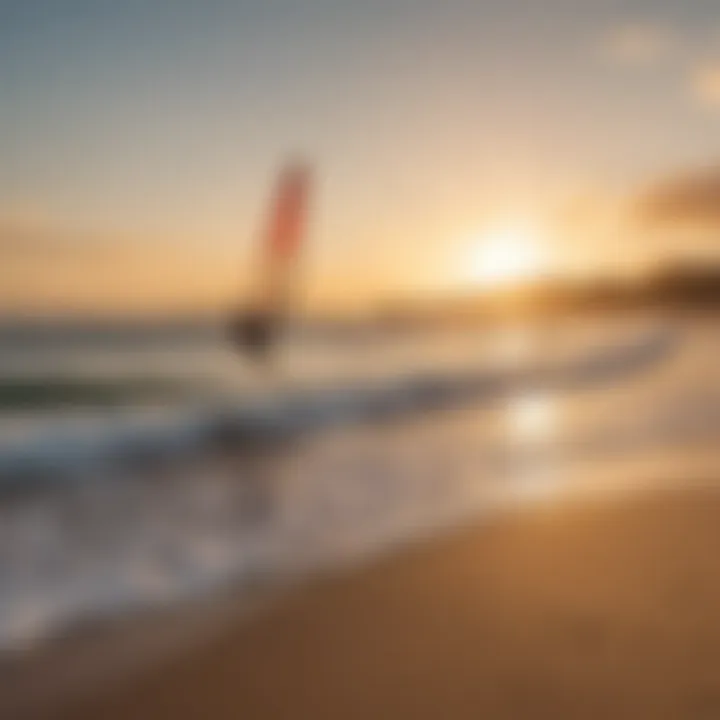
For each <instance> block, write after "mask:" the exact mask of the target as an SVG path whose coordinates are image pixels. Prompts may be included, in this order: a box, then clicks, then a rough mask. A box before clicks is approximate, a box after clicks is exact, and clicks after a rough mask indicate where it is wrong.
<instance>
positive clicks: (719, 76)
mask: <svg viewBox="0 0 720 720" xmlns="http://www.w3.org/2000/svg"><path fill="white" fill-rule="evenodd" d="M690 89H691V90H692V93H693V96H694V97H695V98H696V99H697V100H698V101H699V102H700V103H701V104H702V105H704V106H706V107H712V108H720V60H718V61H714V62H708V63H704V64H703V65H701V66H699V67H697V68H696V69H695V71H694V72H693V73H692V74H691V77H690Z"/></svg>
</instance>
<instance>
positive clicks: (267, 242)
mask: <svg viewBox="0 0 720 720" xmlns="http://www.w3.org/2000/svg"><path fill="white" fill-rule="evenodd" d="M309 188H310V170H309V168H308V167H307V165H305V164H301V163H293V164H291V165H289V166H288V167H286V168H285V170H284V171H283V172H282V174H281V176H280V180H279V183H278V189H277V191H276V193H275V196H274V198H273V201H272V204H271V208H270V216H269V220H268V223H267V226H266V230H265V235H264V237H263V242H262V245H261V247H260V257H259V267H258V274H257V285H256V286H255V287H254V288H253V293H252V295H251V301H250V304H249V306H248V307H246V308H245V309H244V310H241V311H240V312H238V313H236V315H235V317H234V318H233V323H232V335H233V339H234V341H235V343H236V344H237V345H238V346H239V347H240V349H242V350H244V351H245V352H247V353H248V354H251V355H255V356H264V355H267V354H268V353H269V352H270V351H271V350H272V348H273V347H274V346H275V344H276V342H277V339H278V336H279V333H280V331H281V329H282V326H283V325H284V323H285V321H286V320H287V318H288V316H289V315H290V313H291V311H292V306H293V298H294V291H295V286H296V281H297V274H298V263H299V259H300V253H301V250H302V244H303V240H304V236H305V231H306V225H307V205H308V197H309Z"/></svg>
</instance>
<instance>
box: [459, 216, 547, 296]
mask: <svg viewBox="0 0 720 720" xmlns="http://www.w3.org/2000/svg"><path fill="white" fill-rule="evenodd" d="M547 262H548V257H547V248H546V247H545V243H544V239H543V237H542V235H541V233H540V232H539V231H538V230H537V229H536V228H534V227H532V226H530V225H527V224H521V223H513V224H505V225H498V226H495V227H492V228H490V229H489V230H488V231H486V232H485V233H483V234H482V235H481V236H480V237H479V238H478V239H477V240H476V241H475V244H474V247H473V248H472V249H471V251H470V257H469V258H468V272H469V276H470V279H471V280H472V281H473V282H474V283H478V284H481V285H484V286H487V287H499V286H504V285H515V284H518V283H522V282H525V281H527V280H532V279H535V278H538V277H540V276H541V275H542V274H543V273H544V272H545V270H546V267H547Z"/></svg>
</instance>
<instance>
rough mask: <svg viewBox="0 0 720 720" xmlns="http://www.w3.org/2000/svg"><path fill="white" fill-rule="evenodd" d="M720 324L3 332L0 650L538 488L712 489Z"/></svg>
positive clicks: (271, 576)
mask: <svg viewBox="0 0 720 720" xmlns="http://www.w3.org/2000/svg"><path fill="white" fill-rule="evenodd" d="M719 351H720V329H718V326H717V323H716V322H715V321H714V320H713V318H702V317H688V316H684V317H677V316H675V317H667V316H661V315H654V314H651V313H645V314H642V315H633V316H625V317H612V318H588V317H577V318H562V319H558V318H555V319H552V320H542V321H540V320H537V321H533V322H531V321H525V322H513V323H512V324H494V325H486V326H482V325H477V326H476V327H474V328H472V329H469V328H465V329H459V328H446V329H438V328H435V329H426V330H420V329H415V330H413V331H407V332H403V333H399V332H391V331H389V330H387V329H385V330H379V329H373V328H364V329H358V328H354V329H353V328H345V329H342V330H338V329H335V330H333V331H332V332H331V331H324V332H318V331H317V330H315V331H310V330H308V329H302V328H299V329H295V330H294V331H293V332H292V333H291V335H289V337H288V338H287V340H286V342H285V345H284V347H283V348H282V353H281V354H280V356H279V358H278V360H277V362H276V363H275V364H274V365H273V367H271V368H269V369H263V368H258V367H254V366H252V365H251V364H250V363H248V362H247V361H245V360H244V359H243V358H241V357H239V356H238V355H237V354H235V353H234V352H233V350H232V348H231V347H230V346H229V345H228V344H227V342H226V340H225V337H224V334H223V332H222V328H220V327H217V326H213V325H212V324H210V323H208V324H207V325H194V326H192V327H181V328H178V327H175V326H173V327H171V326H163V325H156V326H142V327H139V326H137V327H136V326H132V325H125V326H123V327H115V328H112V327H94V328H92V327H84V328H77V327H76V328H67V327H65V328H62V327H61V328H57V327H45V328H39V327H37V326H32V327H31V326H22V325H16V326H14V327H13V328H10V329H8V328H6V329H5V330H4V331H2V333H0V653H3V654H12V653H14V652H18V651H25V650H28V649H33V648H35V647H38V646H41V645H43V644H44V643H47V642H50V641H52V640H53V639H54V638H57V637H60V636H66V635H67V634H69V633H72V632H73V631H74V630H75V629H78V628H81V627H85V626H87V625H88V624H92V623H97V622H104V621H110V620H112V619H113V618H117V617H125V616H127V615H129V614H131V613H136V612H141V611H145V610H148V609H155V610H156V609H158V608H161V609H162V608H167V607H171V606H174V605H177V604H179V603H183V602H187V601H192V600H194V599H198V598H200V599H201V598H206V597H209V596H212V595H213V593H217V592H220V591H224V590H226V589H227V588H230V587H232V588H233V591H234V592H236V593H238V594H239V596H242V594H243V592H244V589H245V588H247V591H248V593H249V592H250V591H251V590H252V592H253V593H255V592H257V590H258V588H262V587H264V586H267V587H268V588H270V587H273V586H275V585H276V584H278V583H283V582H287V581H290V580H292V579H295V578H305V577H308V576H311V575H312V574H314V573H317V572H320V571H326V570H328V569H331V568H336V567H345V566H347V565H349V564H351V563H354V562H358V561H362V560H364V559H366V558H368V557H371V556H374V555H376V554H379V553H384V552H388V551H390V550H391V549H392V548H394V547H396V546H397V545H398V544H401V543H406V542H410V541H413V540H415V539H417V538H419V537H423V536H425V535H428V534H432V533H435V532H439V531H441V530H442V529H443V528H446V527H449V526H455V525H457V524H458V523H462V522H469V521H473V522H474V521H476V520H477V519H479V518H482V517H486V516H490V515H491V514H492V513H494V512H499V511H501V510H504V509H507V508H509V507H513V506H515V505H518V504H522V503H527V502H533V503H538V502H556V501H558V500H559V499H561V498H567V497H571V496H573V495H574V494H577V493H581V494H585V493H588V492H589V493H598V492H602V493H605V492H626V491H628V490H631V489H633V490H635V489H638V488H640V487H643V486H645V485H651V486H653V487H658V488H659V487H672V486H673V485H676V484H687V483H690V482H713V481H714V479H715V478H717V477H718V473H717V471H718V469H719V465H720V452H719V451H717V450H716V448H715V446H716V439H717V436H718V430H720V369H719V368H718V365H717V362H716V360H715V358H717V357H718V352H719Z"/></svg>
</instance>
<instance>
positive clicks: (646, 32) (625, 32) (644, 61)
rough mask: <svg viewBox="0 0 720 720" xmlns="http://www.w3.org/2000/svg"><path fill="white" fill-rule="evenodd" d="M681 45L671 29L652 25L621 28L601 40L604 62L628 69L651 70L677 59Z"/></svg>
mask: <svg viewBox="0 0 720 720" xmlns="http://www.w3.org/2000/svg"><path fill="white" fill-rule="evenodd" d="M680 45H681V40H680V37H679V35H678V34H677V33H676V32H675V31H674V30H673V29H672V28H670V27H669V26H665V25H662V24H659V23H652V22H637V23H627V24H623V25H618V26H616V27H614V28H612V29H611V30H609V31H608V32H607V33H606V34H605V35H604V37H603V38H602V39H601V44H600V49H601V51H602V54H603V56H604V57H605V59H607V60H609V61H611V62H613V63H616V64H618V65H622V66H627V67H651V66H654V65H656V64H658V63H660V62H662V61H664V60H667V59H668V58H669V57H671V56H672V55H674V54H675V53H676V51H677V50H678V48H679V47H680Z"/></svg>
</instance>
